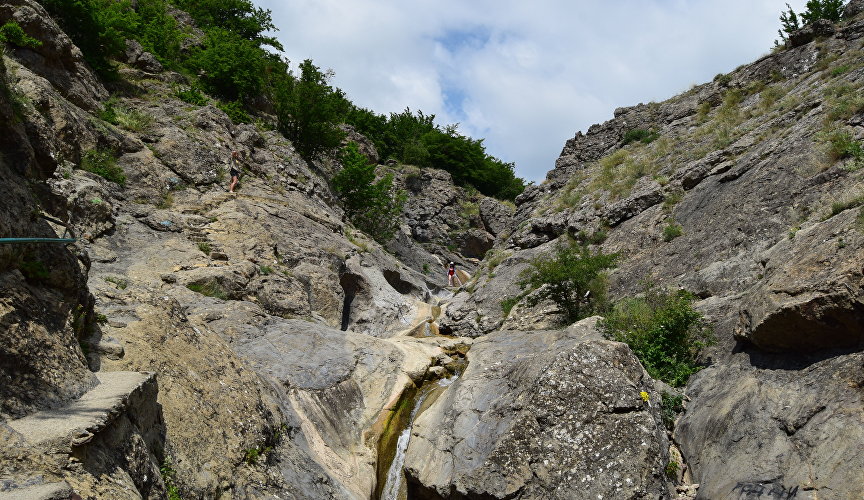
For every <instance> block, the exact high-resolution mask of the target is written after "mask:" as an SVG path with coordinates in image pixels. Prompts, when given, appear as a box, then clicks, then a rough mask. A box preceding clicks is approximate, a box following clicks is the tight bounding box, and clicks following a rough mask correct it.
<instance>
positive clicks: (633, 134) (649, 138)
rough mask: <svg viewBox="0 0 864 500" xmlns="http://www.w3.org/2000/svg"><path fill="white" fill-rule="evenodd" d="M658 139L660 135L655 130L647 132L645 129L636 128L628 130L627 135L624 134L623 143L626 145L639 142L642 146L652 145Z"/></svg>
mask: <svg viewBox="0 0 864 500" xmlns="http://www.w3.org/2000/svg"><path fill="white" fill-rule="evenodd" d="M658 137H660V134H659V133H658V132H656V131H655V130H654V129H650V130H645V129H644V128H634V129H632V130H628V131H627V133H625V134H624V139H623V142H624V145H627V144H630V143H631V142H635V141H639V142H641V143H642V144H650V143H651V142H653V141H654V140H655V139H657V138H658Z"/></svg>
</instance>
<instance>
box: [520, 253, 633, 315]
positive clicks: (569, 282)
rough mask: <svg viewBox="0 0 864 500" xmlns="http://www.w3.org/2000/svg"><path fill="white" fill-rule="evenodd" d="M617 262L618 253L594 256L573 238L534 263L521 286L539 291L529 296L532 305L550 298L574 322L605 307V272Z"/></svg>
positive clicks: (533, 261)
mask: <svg viewBox="0 0 864 500" xmlns="http://www.w3.org/2000/svg"><path fill="white" fill-rule="evenodd" d="M617 259H618V254H604V253H602V252H601V251H599V250H598V251H597V252H596V253H592V252H591V251H590V250H589V249H588V246H587V245H585V244H580V243H579V242H577V241H575V240H572V239H570V240H569V241H568V242H567V243H563V242H560V241H559V242H558V243H557V245H556V247H555V250H554V251H553V252H552V253H551V254H547V255H543V256H540V257H537V258H535V259H533V260H531V262H530V265H531V267H529V268H528V269H526V270H525V271H523V273H522V275H521V280H520V281H519V286H520V287H521V288H522V289H524V288H525V287H526V286H527V287H530V288H531V289H532V290H537V291H536V292H535V293H533V294H531V295H528V299H527V300H528V305H529V306H532V307H533V306H535V305H537V304H538V303H539V302H540V301H542V300H545V299H550V300H552V301H553V302H555V304H557V305H558V307H559V309H560V310H561V312H562V313H564V316H565V319H566V320H567V322H568V323H572V322H574V321H578V320H580V319H582V318H586V317H588V316H590V315H591V314H593V313H596V312H601V311H603V310H604V309H605V308H606V306H607V303H606V276H605V274H604V271H605V270H606V269H610V268H612V267H614V266H615V262H616V261H617ZM586 294H587V295H586Z"/></svg>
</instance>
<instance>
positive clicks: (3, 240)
mask: <svg viewBox="0 0 864 500" xmlns="http://www.w3.org/2000/svg"><path fill="white" fill-rule="evenodd" d="M76 241H77V240H76V239H75V238H0V245H2V244H4V243H75V242H76Z"/></svg>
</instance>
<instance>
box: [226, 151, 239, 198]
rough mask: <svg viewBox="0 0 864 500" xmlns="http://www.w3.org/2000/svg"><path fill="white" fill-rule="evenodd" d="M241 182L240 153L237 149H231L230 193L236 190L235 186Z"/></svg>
mask: <svg viewBox="0 0 864 500" xmlns="http://www.w3.org/2000/svg"><path fill="white" fill-rule="evenodd" d="M238 182H240V154H239V153H237V150H236V149H235V150H234V151H231V186H230V187H229V188H228V192H229V193H233V192H234V187H236V186H237V183H238Z"/></svg>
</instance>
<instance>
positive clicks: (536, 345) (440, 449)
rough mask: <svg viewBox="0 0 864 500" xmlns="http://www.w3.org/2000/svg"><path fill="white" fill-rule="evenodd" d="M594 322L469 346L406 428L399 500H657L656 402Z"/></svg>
mask: <svg viewBox="0 0 864 500" xmlns="http://www.w3.org/2000/svg"><path fill="white" fill-rule="evenodd" d="M596 322H597V318H590V319H587V320H584V321H582V322H580V323H577V324H576V325H574V326H573V327H571V328H569V329H567V330H558V331H537V332H518V331H502V332H495V333H493V334H490V335H487V336H485V337H483V338H482V339H479V340H477V341H475V342H474V345H473V346H472V348H471V350H470V351H469V353H468V363H469V364H468V368H467V369H466V370H465V372H464V373H463V374H462V375H461V377H459V378H458V379H457V380H456V381H455V382H454V383H453V384H452V385H451V386H450V387H449V388H448V389H447V391H446V392H445V393H444V394H442V395H441V396H439V397H438V398H437V399H436V400H435V402H433V403H432V404H431V406H429V407H428V408H427V409H425V410H424V411H422V413H420V415H419V416H418V417H417V418H416V419H415V421H414V426H413V429H412V437H411V441H410V443H409V445H408V450H407V452H406V457H405V471H406V475H407V477H408V482H409V484H408V497H409V498H421V499H426V498H429V499H432V498H434V499H439V498H446V499H462V498H487V499H529V498H562V499H563V498H567V499H579V498H585V499H588V498H591V499H594V498H646V497H650V498H663V497H668V496H669V494H670V489H669V484H667V481H666V480H665V479H664V473H663V470H664V467H665V466H666V464H667V462H668V459H669V457H668V448H669V445H668V442H667V439H666V432H665V429H664V428H663V424H662V423H661V419H660V408H659V405H658V404H657V403H658V402H659V399H660V398H659V394H657V393H656V392H654V389H653V387H654V384H653V381H652V380H651V378H650V377H648V375H647V374H646V373H645V371H644V369H643V368H642V367H641V365H640V364H639V362H638V361H637V360H636V358H635V357H634V356H633V354H632V353H631V352H630V349H629V348H628V347H627V346H626V345H624V344H620V343H616V342H610V341H606V340H602V339H601V338H600V335H599V333H598V332H597V330H596ZM642 393H644V394H645V396H640V394H642ZM646 398H647V399H646Z"/></svg>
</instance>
